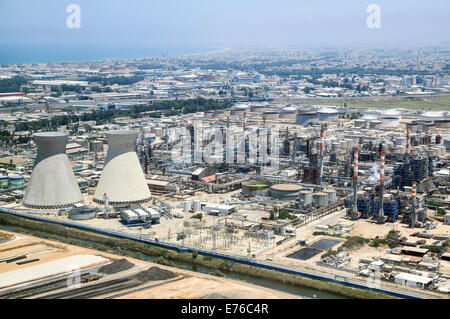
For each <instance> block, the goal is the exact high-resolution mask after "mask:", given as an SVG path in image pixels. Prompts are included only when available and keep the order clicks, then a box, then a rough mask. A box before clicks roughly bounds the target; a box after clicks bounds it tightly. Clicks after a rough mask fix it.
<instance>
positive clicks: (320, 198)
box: [314, 192, 328, 207]
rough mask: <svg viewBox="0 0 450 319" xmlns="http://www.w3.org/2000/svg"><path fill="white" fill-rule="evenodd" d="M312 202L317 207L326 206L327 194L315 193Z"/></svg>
mask: <svg viewBox="0 0 450 319" xmlns="http://www.w3.org/2000/svg"><path fill="white" fill-rule="evenodd" d="M314 202H315V203H316V205H317V206H319V207H324V206H327V205H328V194H326V193H322V192H319V193H315V194H314Z"/></svg>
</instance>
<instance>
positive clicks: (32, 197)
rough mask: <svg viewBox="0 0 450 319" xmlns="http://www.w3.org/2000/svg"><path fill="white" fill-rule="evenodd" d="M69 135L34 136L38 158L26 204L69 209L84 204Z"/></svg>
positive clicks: (39, 134)
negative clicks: (70, 153) (71, 159)
mask: <svg viewBox="0 0 450 319" xmlns="http://www.w3.org/2000/svg"><path fill="white" fill-rule="evenodd" d="M68 137H69V134H68V133H63V132H44V133H36V134H34V136H33V138H34V142H35V143H36V145H37V147H38V149H37V156H36V160H35V164H34V169H33V172H32V173H31V177H30V180H29V181H28V185H27V190H26V192H25V195H24V197H23V205H24V206H25V207H29V208H35V209H57V208H64V207H69V206H71V205H73V204H75V203H79V202H82V201H83V196H82V195H81V192H80V188H79V187H78V183H77V180H76V179H75V175H74V174H73V170H72V167H71V165H70V163H69V159H68V158H67V155H66V144H67V139H68Z"/></svg>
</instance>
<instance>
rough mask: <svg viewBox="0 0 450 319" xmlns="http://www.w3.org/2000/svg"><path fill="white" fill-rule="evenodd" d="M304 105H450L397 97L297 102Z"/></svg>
mask: <svg viewBox="0 0 450 319" xmlns="http://www.w3.org/2000/svg"><path fill="white" fill-rule="evenodd" d="M299 102H301V103H305V104H320V105H331V106H344V105H345V104H346V105H347V106H348V107H360V108H388V109H390V108H396V109H416V110H423V111H428V110H446V111H448V110H450V104H449V105H445V104H440V103H437V102H433V100H432V99H426V98H423V97H412V96H405V97H404V96H397V97H390V98H379V97H372V98H348V99H344V98H339V99H337V98H328V99H321V98H317V99H302V100H299Z"/></svg>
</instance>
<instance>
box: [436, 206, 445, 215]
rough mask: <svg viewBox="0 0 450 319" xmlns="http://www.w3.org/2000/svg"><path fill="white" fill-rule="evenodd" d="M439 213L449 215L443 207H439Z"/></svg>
mask: <svg viewBox="0 0 450 319" xmlns="http://www.w3.org/2000/svg"><path fill="white" fill-rule="evenodd" d="M437 213H438V215H441V216H444V215H447V211H446V210H445V209H443V208H438V211H437Z"/></svg>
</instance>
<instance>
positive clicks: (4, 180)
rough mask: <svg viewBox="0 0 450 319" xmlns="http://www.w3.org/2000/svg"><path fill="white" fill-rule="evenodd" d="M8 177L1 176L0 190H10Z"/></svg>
mask: <svg viewBox="0 0 450 319" xmlns="http://www.w3.org/2000/svg"><path fill="white" fill-rule="evenodd" d="M8 179H9V178H8V176H3V175H2V176H0V189H4V188H8Z"/></svg>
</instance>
